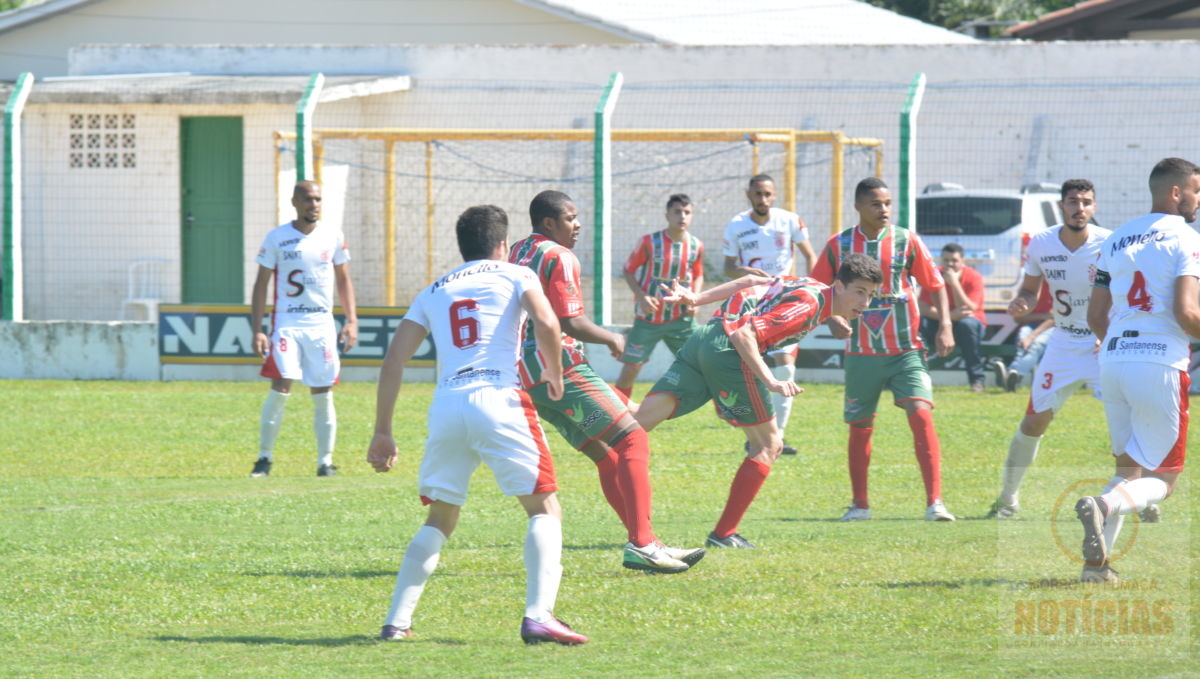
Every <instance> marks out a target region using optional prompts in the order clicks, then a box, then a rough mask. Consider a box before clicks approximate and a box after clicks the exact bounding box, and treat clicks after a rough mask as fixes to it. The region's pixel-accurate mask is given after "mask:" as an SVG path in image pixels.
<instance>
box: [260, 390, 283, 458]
mask: <svg viewBox="0 0 1200 679" xmlns="http://www.w3.org/2000/svg"><path fill="white" fill-rule="evenodd" d="M287 399H288V395H287V394H285V393H283V392H282V391H275V390H274V389H268V390H267V398H266V400H265V401H263V406H262V414H261V415H259V417H258V456H259V457H265V458H267V459H268V460H270V459H271V457H272V454H273V453H274V452H275V439H276V438H278V437H279V429H280V428H281V427H282V426H283V408H284V406H286V405H287Z"/></svg>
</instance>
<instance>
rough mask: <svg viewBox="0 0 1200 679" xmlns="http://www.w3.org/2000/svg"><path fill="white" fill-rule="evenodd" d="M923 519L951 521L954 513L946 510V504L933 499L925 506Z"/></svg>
mask: <svg viewBox="0 0 1200 679" xmlns="http://www.w3.org/2000/svg"><path fill="white" fill-rule="evenodd" d="M925 520H926V521H953V520H954V515H953V514H951V513H950V512H948V511H946V505H943V504H942V501H941V500H934V501H933V504H931V505H929V506H928V507H926V508H925Z"/></svg>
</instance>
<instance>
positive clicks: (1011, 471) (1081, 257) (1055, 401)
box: [987, 179, 1110, 519]
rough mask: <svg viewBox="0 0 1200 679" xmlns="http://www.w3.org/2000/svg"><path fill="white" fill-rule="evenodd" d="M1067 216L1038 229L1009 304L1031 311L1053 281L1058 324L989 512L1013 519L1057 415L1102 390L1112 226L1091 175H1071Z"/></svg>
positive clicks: (1011, 310)
mask: <svg viewBox="0 0 1200 679" xmlns="http://www.w3.org/2000/svg"><path fill="white" fill-rule="evenodd" d="M1061 195H1062V200H1061V201H1060V202H1059V207H1060V208H1062V213H1063V223H1062V224H1060V225H1058V226H1055V227H1051V228H1049V229H1047V230H1045V231H1042V232H1041V233H1036V234H1034V235H1033V238H1031V239H1030V240H1029V246H1028V248H1027V249H1026V261H1025V276H1024V278H1023V279H1022V280H1021V289H1020V290H1019V291H1018V292H1017V296H1016V298H1015V299H1013V301H1012V302H1010V303H1009V305H1008V314H1009V315H1010V316H1012V317H1013V318H1020V317H1022V316H1025V315H1027V314H1028V313H1029V312H1030V311H1031V310H1032V309H1033V308H1034V306H1035V305H1036V304H1037V299H1038V292H1039V291H1040V290H1041V289H1042V283H1043V281H1049V282H1050V283H1051V285H1052V287H1051V293H1050V298H1051V300H1052V302H1051V312H1052V313H1053V314H1054V325H1055V331H1054V332H1053V333H1052V334H1051V336H1050V340H1049V341H1048V342H1047V344H1046V353H1045V354H1043V355H1042V359H1041V361H1039V362H1038V366H1037V368H1036V369H1035V370H1034V379H1033V382H1032V383H1031V385H1030V386H1031V387H1032V388H1031V390H1030V393H1029V406H1028V407H1027V408H1026V409H1025V417H1024V419H1022V420H1021V424H1020V425H1019V426H1018V427H1017V431H1016V432H1015V433H1013V438H1012V442H1011V443H1009V444H1008V459H1007V460H1005V462H1004V480H1003V488H1002V489H1001V490H1000V497H998V498H997V499H996V501H995V502H994V503H993V504H992V508H991V509H990V510H989V511H988V514H987V515H988V518H996V519H1010V518H1012V517H1014V516H1015V515H1016V514H1017V512H1018V511H1020V503H1019V501H1018V498H1017V493H1018V491H1019V490H1020V488H1021V480H1022V479H1023V478H1024V477H1025V472H1026V470H1027V469H1029V465H1030V464H1032V463H1033V459H1034V458H1035V457H1036V456H1037V452H1038V446H1039V445H1041V442H1042V436H1043V435H1044V434H1045V433H1046V429H1047V428H1049V426H1050V423H1051V422H1052V421H1053V420H1054V415H1055V413H1057V412H1058V411H1059V410H1061V409H1062V407H1063V405H1064V404H1065V403H1066V402H1067V399H1068V398H1069V397H1070V396H1071V394H1073V393H1075V392H1076V391H1078V390H1079V387H1080V385H1082V384H1086V385H1087V386H1089V387H1091V388H1092V390H1093V392H1094V393H1097V395H1099V394H1098V390H1099V383H1100V365H1099V363H1097V362H1096V336H1095V335H1094V334H1092V330H1091V328H1089V327H1088V323H1087V306H1088V300H1090V299H1091V297H1092V280H1093V278H1094V277H1095V272H1096V260H1097V259H1098V258H1099V257H1100V244H1101V243H1103V242H1104V239H1105V238H1106V237H1107V236H1108V234H1109V233H1110V232H1109V230H1108V229H1102V228H1100V227H1098V226H1095V225H1092V224H1091V220H1092V215H1093V214H1095V212H1096V189H1095V187H1094V186H1092V183H1091V182H1090V181H1088V180H1086V179H1068V180H1067V181H1065V182H1063V185H1062V193H1061Z"/></svg>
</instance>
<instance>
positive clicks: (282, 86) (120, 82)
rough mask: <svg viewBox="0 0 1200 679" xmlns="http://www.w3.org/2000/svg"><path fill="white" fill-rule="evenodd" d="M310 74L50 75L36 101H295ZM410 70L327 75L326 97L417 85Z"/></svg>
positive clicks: (32, 100)
mask: <svg viewBox="0 0 1200 679" xmlns="http://www.w3.org/2000/svg"><path fill="white" fill-rule="evenodd" d="M308 83H309V76H219V75H191V74H188V73H161V74H154V73H148V74H138V75H131V76H85V77H65V78H47V79H46V80H43V81H40V82H38V84H37V87H35V88H33V90H32V91H31V93H30V97H29V101H30V103H34V104H170V103H189V104H195V103H210V104H295V103H296V102H297V101H299V100H300V97H301V96H302V95H303V94H304V90H305V88H306V87H307V86H308ZM411 86H412V81H411V79H410V78H409V77H408V76H395V77H384V78H380V77H375V76H337V77H329V78H326V79H325V86H324V88H323V89H322V90H321V96H320V101H321V102H322V103H326V102H331V101H337V100H340V99H349V98H352V97H364V96H371V95H375V94H388V93H391V92H403V91H406V90H409V89H411Z"/></svg>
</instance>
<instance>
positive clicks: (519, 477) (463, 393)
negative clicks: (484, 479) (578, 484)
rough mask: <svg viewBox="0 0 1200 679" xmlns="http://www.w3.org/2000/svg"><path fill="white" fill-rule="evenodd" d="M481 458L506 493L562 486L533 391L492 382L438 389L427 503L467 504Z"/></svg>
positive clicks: (425, 477)
mask: <svg viewBox="0 0 1200 679" xmlns="http://www.w3.org/2000/svg"><path fill="white" fill-rule="evenodd" d="M480 462H485V463H487V466H488V467H489V468H490V469H491V470H492V475H493V476H495V477H496V485H498V486H499V487H500V492H502V493H504V494H505V495H510V496H511V495H518V496H519V495H532V494H534V493H549V492H551V491H555V490H558V483H557V481H556V480H555V477H554V461H553V459H552V458H551V457H550V446H549V445H547V443H546V434H545V432H544V431H542V425H541V423H540V422H539V421H538V414H537V408H536V407H534V405H533V400H532V399H530V398H529V394H527V393H525V391H524V390H522V389H517V388H516V387H503V386H494V385H486V386H479V385H478V384H476V385H475V386H471V387H467V388H458V389H449V388H439V389H438V390H437V391H435V392H434V395H433V404H432V405H430V406H429V439H428V440H427V441H426V442H425V457H424V459H422V460H421V471H420V473H419V475H418V484H419V486H420V490H421V499H422V501H424V502H426V503H428V502H430V501H432V500H438V501H441V502H448V503H450V504H452V505H459V506H461V505H463V504H464V503H465V502H466V501H467V485H468V484H469V483H470V480H471V474H472V473H473V472H474V471H475V468H476V467H478V466H479V463H480Z"/></svg>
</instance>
